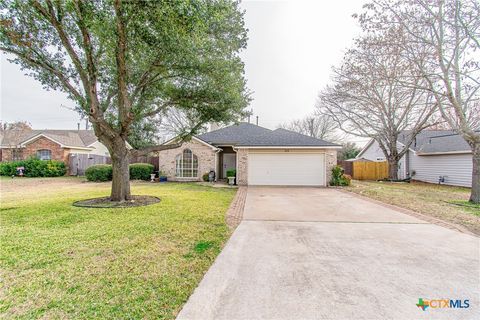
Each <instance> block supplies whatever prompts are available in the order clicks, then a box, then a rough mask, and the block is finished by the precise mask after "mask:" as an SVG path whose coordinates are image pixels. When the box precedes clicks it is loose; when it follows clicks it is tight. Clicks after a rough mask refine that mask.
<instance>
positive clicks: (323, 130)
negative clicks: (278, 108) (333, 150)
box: [278, 114, 339, 141]
mask: <svg viewBox="0 0 480 320" xmlns="http://www.w3.org/2000/svg"><path fill="white" fill-rule="evenodd" d="M278 127H279V128H283V129H287V130H290V131H295V132H298V133H301V134H304V135H307V136H310V137H313V138H317V139H322V140H328V141H337V140H339V137H338V134H337V133H336V130H337V128H338V126H337V123H336V122H335V121H334V120H333V119H332V118H331V117H330V116H328V115H326V114H318V115H317V114H314V115H309V116H306V117H304V118H302V119H295V120H292V121H290V122H287V123H283V124H281V125H279V126H278Z"/></svg>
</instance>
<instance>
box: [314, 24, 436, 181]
mask: <svg viewBox="0 0 480 320" xmlns="http://www.w3.org/2000/svg"><path fill="white" fill-rule="evenodd" d="M399 38H401V31H400V30H394V29H391V30H388V31H387V32H385V33H384V34H382V35H381V36H379V35H368V34H366V35H364V36H362V37H360V38H358V39H357V40H356V41H355V46H354V48H353V49H350V50H349V51H348V52H347V53H346V55H345V57H344V60H343V64H342V65H341V66H340V67H338V68H334V69H333V70H334V77H333V80H334V84H333V85H332V86H328V87H327V88H326V89H324V90H323V91H322V92H321V93H320V94H319V101H320V104H319V106H318V107H317V108H318V112H320V113H323V114H326V115H328V116H330V117H331V118H332V119H334V120H335V122H336V123H337V124H338V126H339V128H340V129H341V130H342V131H344V132H345V133H347V134H351V135H354V136H359V137H368V138H373V139H375V140H376V141H377V142H378V144H379V146H380V148H381V150H382V151H383V153H384V154H385V157H386V159H387V161H388V162H389V168H390V169H389V170H390V171H389V176H390V178H391V179H398V162H399V160H400V159H401V158H402V157H403V156H404V155H405V153H406V151H407V150H408V147H409V146H410V144H411V143H412V142H413V140H414V139H415V136H416V135H417V134H418V133H419V132H420V131H421V130H423V129H425V128H427V127H428V126H429V125H431V122H432V121H431V117H432V115H433V114H434V113H435V109H436V107H435V101H434V99H433V97H432V95H430V94H429V93H428V92H427V91H426V90H422V89H419V88H418V87H419V86H420V85H421V84H422V82H423V81H424V80H422V79H421V78H420V77H414V78H413V82H412V83H406V81H407V80H410V79H412V77H411V74H412V72H415V70H416V69H415V68H414V67H413V66H412V65H411V63H410V62H408V61H407V62H406V61H405V60H403V59H402V49H401V47H400V46H399V45H397V44H396V42H397V41H398V40H397V39H399ZM387 44H388V45H387ZM404 130H409V131H410V137H409V139H408V140H407V142H406V145H405V146H404V147H403V148H399V145H398V143H397V138H398V136H399V134H400V133H401V132H402V131H404Z"/></svg>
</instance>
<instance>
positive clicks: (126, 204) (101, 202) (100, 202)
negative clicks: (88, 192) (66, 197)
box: [73, 196, 160, 208]
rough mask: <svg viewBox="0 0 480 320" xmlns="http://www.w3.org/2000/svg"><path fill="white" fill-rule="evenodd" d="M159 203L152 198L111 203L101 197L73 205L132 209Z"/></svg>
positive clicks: (138, 197) (106, 198)
mask: <svg viewBox="0 0 480 320" xmlns="http://www.w3.org/2000/svg"><path fill="white" fill-rule="evenodd" d="M158 202H160V198H158V197H154V196H132V199H131V200H128V201H122V202H118V201H111V200H110V197H101V198H93V199H86V200H80V201H76V202H74V203H73V205H74V206H75V207H83V208H133V207H142V206H148V205H150V204H154V203H158Z"/></svg>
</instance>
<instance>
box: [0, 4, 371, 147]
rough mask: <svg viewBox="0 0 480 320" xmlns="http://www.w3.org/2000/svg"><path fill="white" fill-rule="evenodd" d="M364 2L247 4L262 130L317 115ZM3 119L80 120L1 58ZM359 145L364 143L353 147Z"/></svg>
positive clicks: (250, 71) (51, 123) (249, 56)
mask: <svg viewBox="0 0 480 320" xmlns="http://www.w3.org/2000/svg"><path fill="white" fill-rule="evenodd" d="M363 3H364V1H363V0H341V1H326V0H318V1H299V0H296V1H295V0H292V1H246V2H244V3H242V7H243V8H244V9H245V10H246V15H245V22H246V26H247V28H248V29H249V33H248V36H249V41H248V48H247V50H245V51H244V52H242V57H243V60H244V61H245V67H246V78H247V80H248V87H249V89H250V90H251V91H252V92H253V95H252V97H253V101H252V103H251V106H250V108H252V109H253V112H254V115H255V116H256V115H258V116H259V124H260V125H262V126H265V127H267V128H272V129H273V128H276V127H277V126H278V124H280V123H283V122H286V121H289V120H291V119H294V118H300V117H303V116H305V115H307V114H309V113H311V112H313V110H314V105H315V100H316V96H317V93H318V91H319V90H320V89H321V88H322V87H324V86H325V85H326V84H328V83H329V80H330V75H331V71H330V70H331V67H332V65H335V64H338V63H339V62H340V61H341V58H342V56H343V53H344V52H345V49H346V48H347V47H348V46H350V45H351V43H352V39H353V37H354V36H355V35H356V34H357V33H358V26H357V24H356V22H355V20H354V19H353V18H352V14H353V13H355V12H359V11H360V10H361V6H362V4H363ZM0 81H1V83H0V86H1V99H0V103H1V119H2V120H3V121H7V122H10V121H16V120H26V121H28V122H30V123H31V124H32V125H33V127H34V128H37V129H44V128H51V129H74V128H76V127H77V122H79V116H78V114H76V113H75V112H73V111H70V110H68V109H67V108H66V107H68V106H72V102H71V101H69V100H68V99H66V96H65V94H62V93H59V92H55V91H46V90H45V89H43V88H42V87H41V85H40V84H39V83H38V82H36V81H35V80H34V79H32V78H30V77H28V76H25V75H24V72H22V71H21V70H20V69H19V68H18V66H17V65H14V64H11V63H9V62H8V61H7V60H6V58H5V56H4V55H3V54H2V57H1V79H0ZM353 140H356V139H353Z"/></svg>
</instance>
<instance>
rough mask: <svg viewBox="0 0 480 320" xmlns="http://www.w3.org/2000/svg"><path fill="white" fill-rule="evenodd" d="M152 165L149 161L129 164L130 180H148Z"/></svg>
mask: <svg viewBox="0 0 480 320" xmlns="http://www.w3.org/2000/svg"><path fill="white" fill-rule="evenodd" d="M153 169H154V167H153V165H152V164H149V163H132V164H131V165H130V180H150V175H151V174H152V173H153Z"/></svg>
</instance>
